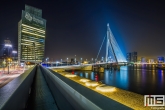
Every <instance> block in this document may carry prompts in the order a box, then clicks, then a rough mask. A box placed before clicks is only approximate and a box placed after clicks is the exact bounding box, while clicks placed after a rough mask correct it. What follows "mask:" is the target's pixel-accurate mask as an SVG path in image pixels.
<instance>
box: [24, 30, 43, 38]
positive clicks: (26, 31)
mask: <svg viewBox="0 0 165 110" xmlns="http://www.w3.org/2000/svg"><path fill="white" fill-rule="evenodd" d="M22 32H24V33H27V34H32V35H36V36H40V37H45V36H42V35H38V34H34V33H31V32H27V31H23V30H22Z"/></svg>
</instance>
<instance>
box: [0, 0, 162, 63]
mask: <svg viewBox="0 0 165 110" xmlns="http://www.w3.org/2000/svg"><path fill="white" fill-rule="evenodd" d="M14 3H15V4H13V3H12V2H2V3H1V5H0V7H1V8H0V9H1V11H0V14H1V15H3V16H2V20H1V21H0V23H1V24H2V26H1V27H0V40H1V44H2V42H3V41H4V40H5V39H6V38H9V39H10V40H11V41H12V43H13V44H15V46H17V45H16V44H17V37H18V34H17V22H18V21H19V20H20V18H21V16H20V15H21V10H22V9H24V5H25V4H27V5H30V6H33V7H36V8H40V9H42V10H43V18H45V19H47V21H48V22H47V33H46V36H47V37H46V43H45V45H46V48H45V50H46V51H45V58H46V57H49V58H50V59H57V60H60V59H61V58H62V59H66V58H67V57H68V58H74V55H77V58H81V57H82V58H83V59H91V58H95V57H96V55H97V53H98V51H99V48H100V45H101V43H102V40H103V38H104V36H105V34H106V24H107V23H110V28H111V30H112V32H113V34H114V36H115V38H116V40H117V42H118V44H119V46H120V48H121V50H122V52H123V53H124V54H125V56H126V53H127V52H132V51H137V52H138V56H139V57H146V58H148V57H149V58H155V59H156V58H157V57H158V56H165V52H164V50H165V47H164V46H163V42H164V40H165V38H164V36H165V32H164V27H165V21H164V18H165V16H164V15H163V10H164V9H165V8H164V7H163V2H162V3H161V2H160V1H159V2H153V1H151V2H149V3H148V2H147V1H143V2H135V1H134V2H133V1H130V2H123V1H95V2H94V1H88V2H83V1H81V2H80V1H79V2H78V1H77V2H76V1H74V0H73V1H66V2H60V1H56V2H53V1H51V2H47V1H45V0H44V1H42V2H40V1H38V2H33V1H27V0H24V1H18V2H14ZM45 4H47V5H46V6H45ZM8 7H10V8H8ZM49 7H51V8H49ZM5 13H7V14H5ZM11 18H12V20H11ZM4 21H5V22H4ZM8 31H9V32H8ZM52 46H53V47H52ZM104 47H105V44H104V45H103V50H102V51H101V55H100V58H101V57H102V56H103V57H105V48H104Z"/></svg>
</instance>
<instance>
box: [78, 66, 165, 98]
mask: <svg viewBox="0 0 165 110" xmlns="http://www.w3.org/2000/svg"><path fill="white" fill-rule="evenodd" d="M146 68H147V69H146ZM154 68H155V66H152V65H148V66H146V65H143V66H139V65H137V66H129V67H128V66H122V67H121V68H120V71H114V70H109V69H107V70H105V71H104V73H99V72H92V71H76V72H75V74H77V75H79V76H80V77H85V78H88V79H91V80H95V81H101V82H103V83H105V84H107V85H111V86H115V87H118V88H121V89H124V90H129V91H132V92H135V93H139V94H143V95H145V94H146V95H147V94H153V95H154V94H160V95H162V94H165V75H164V74H165V71H163V70H156V69H154Z"/></svg>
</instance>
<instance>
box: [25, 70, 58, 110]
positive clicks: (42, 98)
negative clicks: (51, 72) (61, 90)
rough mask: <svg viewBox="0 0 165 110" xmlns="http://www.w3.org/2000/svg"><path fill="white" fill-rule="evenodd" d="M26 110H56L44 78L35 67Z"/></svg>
mask: <svg viewBox="0 0 165 110" xmlns="http://www.w3.org/2000/svg"><path fill="white" fill-rule="evenodd" d="M28 102H29V103H28V106H27V110H58V107H57V105H56V102H55V100H54V99H53V96H52V94H51V92H50V89H49V87H48V86H47V83H46V81H45V78H44V76H43V74H42V72H41V70H40V68H39V67H37V71H36V75H35V79H34V82H33V84H32V91H31V95H30V98H29V101H28Z"/></svg>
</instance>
